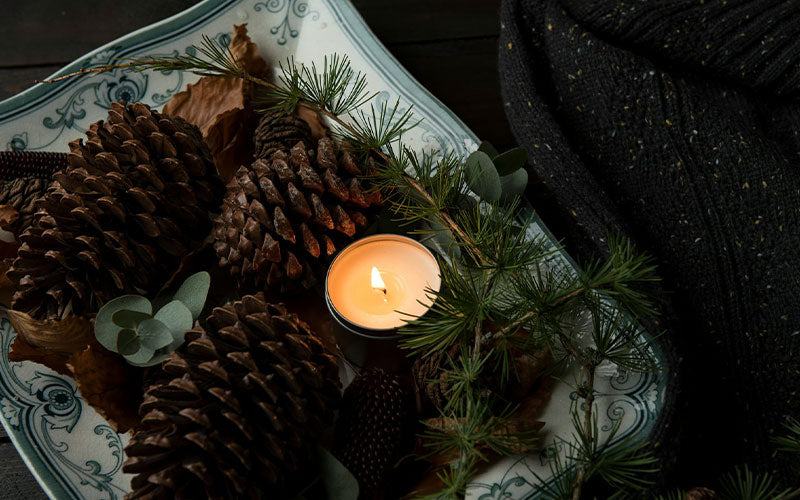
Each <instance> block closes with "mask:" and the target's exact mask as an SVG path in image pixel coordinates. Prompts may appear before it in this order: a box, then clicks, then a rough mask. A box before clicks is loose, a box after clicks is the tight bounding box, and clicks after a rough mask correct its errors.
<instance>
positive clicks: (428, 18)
mask: <svg viewBox="0 0 800 500" xmlns="http://www.w3.org/2000/svg"><path fill="white" fill-rule="evenodd" d="M353 3H354V4H355V6H356V7H357V8H358V9H359V11H360V12H361V15H362V16H363V17H364V19H365V20H366V22H367V24H368V25H369V26H370V27H371V28H372V30H373V31H374V32H375V34H376V35H377V36H378V38H379V39H380V40H381V41H383V43H384V44H385V45H386V46H387V47H388V48H389V50H390V51H391V52H392V53H393V54H394V55H395V57H397V59H398V60H399V61H400V63H401V64H403V65H404V66H405V67H406V68H407V69H408V70H409V71H410V72H411V74H412V75H414V76H415V77H416V78H417V80H419V81H420V83H422V85H424V86H425V87H426V88H427V89H428V90H430V91H431V92H432V93H433V94H434V95H435V96H437V97H438V98H439V99H440V100H441V101H442V102H444V104H445V105H447V106H448V107H449V108H450V109H452V110H453V111H454V112H455V113H456V114H457V115H458V116H459V117H460V118H461V119H462V120H463V121H464V122H465V123H466V124H467V126H469V127H470V128H471V129H472V130H473V131H474V132H475V133H476V134H477V135H478V136H479V137H480V138H481V139H486V140H489V141H491V142H492V143H494V144H495V146H497V147H498V149H501V150H502V149H504V148H508V147H511V146H512V143H513V138H512V137H511V133H510V131H509V128H508V124H507V123H506V120H505V116H504V115H503V108H502V103H501V99H500V92H499V88H498V81H497V67H496V53H497V36H498V32H499V23H498V20H497V10H498V7H499V3H500V2H499V0H402V1H398V0H353ZM13 4H14V6H13V7H11V8H10V10H9V9H6V10H5V12H4V15H3V16H0V33H2V34H3V36H2V37H0V100H2V99H5V98H8V97H10V96H12V95H14V94H16V93H17V92H20V91H22V90H25V89H26V88H28V87H30V86H32V85H33V80H34V79H37V78H44V77H46V76H47V75H49V74H51V73H53V72H54V71H56V70H57V69H59V68H60V67H62V66H64V65H65V64H67V63H69V62H70V61H72V60H74V59H76V58H78V57H80V56H81V55H83V54H85V53H86V52H88V51H90V50H92V49H94V48H96V47H98V46H100V45H102V44H104V43H106V42H109V41H111V40H114V39H115V38H118V37H120V36H122V35H124V34H126V33H128V32H130V31H133V30H135V29H137V28H140V27H142V26H146V25H148V24H151V23H154V22H156V21H159V20H161V19H164V18H166V17H168V16H171V15H173V14H175V13H177V12H180V11H182V10H184V9H186V8H188V7H190V6H191V5H194V4H195V1H193V0H136V1H135V2H133V1H125V2H110V1H107V0H35V1H27V2H13ZM0 498H14V499H16V498H24V499H26V500H37V499H40V498H45V495H44V493H43V492H42V490H41V488H39V486H38V485H37V483H36V481H35V480H34V479H33V477H32V476H31V474H30V472H28V470H27V469H26V467H25V465H24V464H23V463H22V460H21V459H20V458H19V455H18V454H17V452H16V450H15V449H14V447H13V445H12V444H11V442H10V441H9V439H8V437H7V436H6V434H5V432H3V431H2V429H0Z"/></svg>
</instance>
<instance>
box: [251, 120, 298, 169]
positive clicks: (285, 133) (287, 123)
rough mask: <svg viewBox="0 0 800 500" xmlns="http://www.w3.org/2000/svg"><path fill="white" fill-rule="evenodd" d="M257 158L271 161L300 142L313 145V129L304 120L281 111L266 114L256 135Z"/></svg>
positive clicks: (259, 123)
mask: <svg viewBox="0 0 800 500" xmlns="http://www.w3.org/2000/svg"><path fill="white" fill-rule="evenodd" d="M253 141H254V142H255V158H264V159H269V158H271V157H272V154H273V153H275V152H276V151H279V150H287V149H289V148H291V147H292V146H294V145H295V144H297V143H298V142H300V141H303V142H305V143H306V144H311V128H310V127H309V126H308V124H307V123H306V122H305V120H303V119H302V118H298V117H297V116H294V115H286V114H284V113H283V112H281V111H272V112H268V113H266V114H264V115H263V116H262V117H261V119H260V120H259V121H258V127H256V132H255V135H254V136H253Z"/></svg>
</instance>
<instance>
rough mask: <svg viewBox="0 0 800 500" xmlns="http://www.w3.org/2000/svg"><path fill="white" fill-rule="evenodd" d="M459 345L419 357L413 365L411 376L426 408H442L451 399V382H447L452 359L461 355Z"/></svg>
mask: <svg viewBox="0 0 800 500" xmlns="http://www.w3.org/2000/svg"><path fill="white" fill-rule="evenodd" d="M459 355H460V354H459V350H458V346H454V347H452V348H450V349H449V350H446V351H445V350H442V351H436V352H434V353H433V354H431V355H429V356H426V357H424V358H417V359H416V360H415V361H414V363H413V364H412V365H411V376H412V377H413V379H414V386H415V387H416V390H417V395H418V397H419V399H420V402H421V403H422V404H423V406H424V408H425V409H426V410H428V411H430V410H435V409H442V408H444V406H445V405H446V404H447V401H448V400H449V399H450V397H449V394H448V393H449V392H450V387H451V386H452V384H451V383H449V382H447V381H446V380H445V379H446V378H447V370H448V369H449V368H450V360H456V359H458V356H459Z"/></svg>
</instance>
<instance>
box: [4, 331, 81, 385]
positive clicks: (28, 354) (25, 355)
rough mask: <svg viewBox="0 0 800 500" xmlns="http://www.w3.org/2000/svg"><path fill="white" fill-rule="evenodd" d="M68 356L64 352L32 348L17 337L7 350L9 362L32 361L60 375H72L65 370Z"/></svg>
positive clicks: (68, 370)
mask: <svg viewBox="0 0 800 500" xmlns="http://www.w3.org/2000/svg"><path fill="white" fill-rule="evenodd" d="M69 357H70V355H69V354H67V353H65V352H56V351H48V350H45V349H40V348H38V347H35V346H32V345H30V344H29V343H27V342H26V341H25V339H24V338H23V337H21V336H19V335H17V337H16V338H15V339H14V342H12V343H11V347H10V348H9V350H8V360H9V361H33V362H34V363H39V364H42V365H44V366H46V367H48V368H50V369H51V370H53V371H55V372H57V373H60V374H61V375H72V372H71V371H70V369H69V368H67V360H68V359H69Z"/></svg>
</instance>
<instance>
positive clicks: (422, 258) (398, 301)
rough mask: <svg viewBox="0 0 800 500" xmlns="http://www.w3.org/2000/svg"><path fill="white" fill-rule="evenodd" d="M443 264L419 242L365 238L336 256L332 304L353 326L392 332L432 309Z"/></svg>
mask: <svg viewBox="0 0 800 500" xmlns="http://www.w3.org/2000/svg"><path fill="white" fill-rule="evenodd" d="M440 285H441V278H440V276H439V266H438V265H437V263H436V259H435V258H434V257H433V255H432V254H431V252H430V251H428V249H427V248H425V247H424V246H422V245H421V244H420V243H419V242H417V241H415V240H412V239H411V238H406V237H404V236H398V235H394V234H377V235H374V236H369V237H367V238H364V239H361V240H359V241H357V242H355V243H353V244H352V245H350V246H348V247H347V248H345V249H344V250H342V252H341V253H340V254H339V255H338V256H336V258H335V259H334V260H333V263H332V264H331V267H330V269H329V270H328V279H327V282H326V287H327V292H328V297H329V300H330V303H331V304H332V305H333V307H334V308H335V309H336V312H338V313H339V315H340V316H341V317H342V318H343V319H345V320H346V321H349V322H350V323H352V324H354V325H357V326H359V327H362V328H368V329H371V330H392V329H395V328H398V327H401V326H403V325H405V324H406V322H407V321H409V320H410V319H413V318H414V317H417V316H421V315H423V314H425V312H426V311H427V310H428V309H429V308H430V305H431V298H430V297H429V296H428V294H427V293H426V290H427V289H430V290H434V291H438V290H439V286H440Z"/></svg>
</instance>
